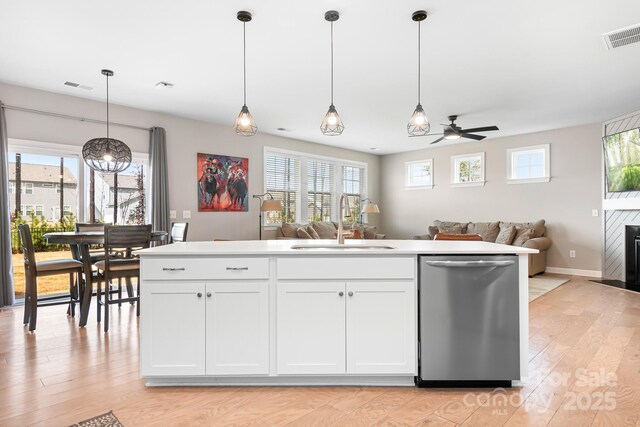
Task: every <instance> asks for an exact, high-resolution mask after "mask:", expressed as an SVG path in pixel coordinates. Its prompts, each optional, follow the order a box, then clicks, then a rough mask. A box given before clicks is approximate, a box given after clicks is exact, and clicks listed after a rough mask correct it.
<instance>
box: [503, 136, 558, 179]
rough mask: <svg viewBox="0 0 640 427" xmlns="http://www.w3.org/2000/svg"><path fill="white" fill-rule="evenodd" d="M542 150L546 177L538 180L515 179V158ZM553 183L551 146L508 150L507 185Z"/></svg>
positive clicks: (533, 146) (544, 145)
mask: <svg viewBox="0 0 640 427" xmlns="http://www.w3.org/2000/svg"><path fill="white" fill-rule="evenodd" d="M540 150H542V152H543V155H544V165H543V166H544V175H545V176H542V177H537V178H515V177H514V165H515V163H514V157H515V156H516V155H517V154H518V153H526V152H530V151H540ZM549 181H551V144H540V145H530V146H527V147H516V148H509V149H507V184H535V183H540V182H549Z"/></svg>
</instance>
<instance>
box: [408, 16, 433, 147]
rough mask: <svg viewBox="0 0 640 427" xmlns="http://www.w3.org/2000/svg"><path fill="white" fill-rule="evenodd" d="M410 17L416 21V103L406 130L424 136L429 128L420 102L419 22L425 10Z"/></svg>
mask: <svg viewBox="0 0 640 427" xmlns="http://www.w3.org/2000/svg"><path fill="white" fill-rule="evenodd" d="M411 19H413V20H414V21H416V22H417V23H418V105H417V106H416V109H415V110H414V112H413V114H412V115H411V118H410V119H409V124H407V131H408V132H409V136H424V135H426V134H428V133H429V130H431V125H430V124H429V119H428V118H427V114H426V113H425V112H424V110H423V109H422V105H421V104H420V80H421V76H420V23H421V22H422V21H424V20H425V19H427V12H426V11H424V10H417V11H415V12H413V15H411Z"/></svg>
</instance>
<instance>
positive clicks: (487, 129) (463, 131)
mask: <svg viewBox="0 0 640 427" xmlns="http://www.w3.org/2000/svg"><path fill="white" fill-rule="evenodd" d="M492 130H500V129H498V126H485V127H481V128H471V129H462V130H461V131H460V132H462V133H474V132H489V131H492Z"/></svg>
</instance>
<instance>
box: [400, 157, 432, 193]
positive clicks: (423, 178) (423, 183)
mask: <svg viewBox="0 0 640 427" xmlns="http://www.w3.org/2000/svg"><path fill="white" fill-rule="evenodd" d="M404 186H405V188H406V189H407V190H425V189H432V188H433V159H426V160H416V161H412V162H406V163H405V172H404Z"/></svg>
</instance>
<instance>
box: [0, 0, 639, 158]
mask: <svg viewBox="0 0 640 427" xmlns="http://www.w3.org/2000/svg"><path fill="white" fill-rule="evenodd" d="M240 9H246V10H249V11H250V12H252V13H253V15H254V20H253V21H252V22H251V23H249V24H247V55H248V65H247V67H248V100H247V104H248V106H249V109H250V110H251V112H252V113H253V115H254V117H255V119H256V121H257V124H258V127H259V132H267V133H272V134H277V135H281V136H286V137H291V138H299V139H303V140H308V141H313V142H318V143H322V144H329V145H336V146H342V147H346V148H352V149H356V150H362V151H369V149H370V148H371V147H378V148H380V149H381V150H380V151H378V152H377V153H390V152H398V151H405V150H412V149H419V148H424V147H427V146H428V145H429V142H430V141H431V140H433V139H435V138H436V137H425V138H408V137H407V131H406V124H407V121H408V119H409V117H410V115H411V113H412V112H413V109H414V108H415V104H416V31H417V28H416V24H415V23H414V22H413V21H411V13H412V12H413V11H415V10H418V9H426V10H427V11H428V13H429V17H428V18H427V20H426V21H425V22H423V26H422V28H423V32H422V34H423V39H422V40H423V43H422V46H423V73H422V76H423V91H422V104H423V106H424V108H425V110H426V112H427V114H428V116H429V118H430V120H431V122H432V132H439V131H440V129H439V125H438V124H439V123H445V122H446V117H447V116H448V115H450V114H458V115H460V118H459V121H458V123H459V125H461V126H462V127H477V126H484V125H493V124H495V125H498V126H499V127H500V129H501V130H500V131H499V132H493V133H491V134H488V135H491V136H492V137H498V136H506V135H513V134H519V133H526V132H533V131H539V130H546V129H554V128H560V127H566V126H573V125H579V124H584V123H593V122H598V121H602V120H605V119H608V118H611V117H613V116H616V115H620V114H623V113H626V112H630V111H633V110H637V109H640V98H639V97H638V94H640V79H639V78H638V70H640V43H638V44H635V45H630V46H626V47H622V48H619V49H616V50H613V51H607V50H606V48H605V45H604V42H603V40H602V34H603V33H605V32H608V31H611V30H615V29H619V28H622V27H625V26H629V25H632V24H636V23H638V22H640V2H639V1H637V0H616V1H615V2H611V1H610V2H605V1H602V0H573V1H571V0H565V1H558V0H538V1H513V0H484V1H478V0H447V1H435V0H427V1H417V0H405V1H397V0H396V1H382V0H349V1H347V0H327V1H300V0H272V1H268V2H267V1H264V0H262V1H260V0H245V1H242V2H239V1H232V0H215V1H214V0H208V1H204V0H192V1H187V2H184V1H183V2H178V1H170V0H162V1H159V0H135V1H131V0H111V1H108V2H96V1H86V0H67V1H65V2H57V1H50V0H39V1H15V0H0V10H1V11H2V13H0V81H4V82H8V83H15V84H20V85H25V86H30V87H36V88H40V89H44V90H49V91H54V92H60V93H67V94H71V95H74V96H81V97H87V98H92V99H100V100H103V99H104V96H105V91H104V77H103V76H101V75H100V69H101V68H105V67H106V68H111V69H113V70H115V72H116V76H115V77H114V79H113V80H112V86H111V89H112V90H111V99H112V100H113V102H114V103H118V104H123V105H128V106H133V107H139V108H144V109H149V110H154V111H162V112H166V113H171V114H176V115H180V116H185V117H191V118H196V119H202V120H207V121H211V122H215V123H220V124H223V125H228V126H232V124H233V121H234V119H235V116H236V115H237V113H238V112H239V110H240V107H241V106H242V49H241V48H242V25H241V23H240V22H238V21H237V20H236V12H237V11H238V10H240ZM329 9H336V10H338V11H339V12H340V13H341V17H340V20H339V21H338V22H337V23H336V24H335V27H334V30H335V42H336V46H335V78H336V81H335V105H336V108H337V109H338V112H339V113H340V115H341V117H342V119H343V122H344V125H345V131H344V133H343V134H342V136H339V137H327V136H324V135H322V134H321V132H320V130H319V126H320V122H321V121H322V118H323V116H324V114H325V112H326V110H327V108H328V106H329V24H328V23H327V22H326V21H325V20H324V12H325V11H326V10H329ZM66 80H70V81H74V82H77V83H81V84H84V85H89V86H92V87H94V88H95V89H94V90H93V91H90V92H87V91H83V90H80V89H72V88H67V87H65V86H63V84H62V83H63V82H64V81H66ZM161 80H164V81H169V82H171V83H174V84H175V87H174V88H173V89H170V90H159V89H156V88H154V85H155V83H157V82H159V81H161ZM60 110H64V108H63V107H61V108H60ZM278 127H284V128H286V129H288V130H289V131H288V132H280V131H278V130H276V129H277V128H278ZM486 141H489V139H487V140H485V142H482V143H486Z"/></svg>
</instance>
